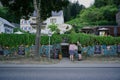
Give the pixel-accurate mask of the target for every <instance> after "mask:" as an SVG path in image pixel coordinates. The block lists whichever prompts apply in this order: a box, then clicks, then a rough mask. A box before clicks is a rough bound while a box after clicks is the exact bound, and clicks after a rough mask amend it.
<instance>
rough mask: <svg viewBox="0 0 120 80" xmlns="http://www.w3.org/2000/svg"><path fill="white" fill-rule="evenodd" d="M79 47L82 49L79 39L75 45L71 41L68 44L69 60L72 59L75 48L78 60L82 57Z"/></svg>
mask: <svg viewBox="0 0 120 80" xmlns="http://www.w3.org/2000/svg"><path fill="white" fill-rule="evenodd" d="M81 49H82V46H81V44H80V42H79V41H77V46H76V45H75V44H73V43H72V44H70V45H69V54H70V60H71V61H73V60H74V54H75V51H76V50H77V52H78V60H79V61H80V60H81V59H82V55H81Z"/></svg>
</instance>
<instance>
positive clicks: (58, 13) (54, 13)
mask: <svg viewBox="0 0 120 80" xmlns="http://www.w3.org/2000/svg"><path fill="white" fill-rule="evenodd" d="M52 16H63V11H62V10H60V11H58V12H57V11H52Z"/></svg>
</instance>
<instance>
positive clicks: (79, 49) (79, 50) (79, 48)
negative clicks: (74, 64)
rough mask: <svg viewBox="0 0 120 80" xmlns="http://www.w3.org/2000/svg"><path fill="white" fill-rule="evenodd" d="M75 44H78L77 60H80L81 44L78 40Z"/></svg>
mask: <svg viewBox="0 0 120 80" xmlns="http://www.w3.org/2000/svg"><path fill="white" fill-rule="evenodd" d="M77 46H78V60H79V61H80V60H82V55H81V50H82V46H81V44H80V42H79V41H77Z"/></svg>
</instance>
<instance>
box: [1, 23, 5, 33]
mask: <svg viewBox="0 0 120 80" xmlns="http://www.w3.org/2000/svg"><path fill="white" fill-rule="evenodd" d="M4 32H5V28H4V24H2V25H1V26H0V33H4Z"/></svg>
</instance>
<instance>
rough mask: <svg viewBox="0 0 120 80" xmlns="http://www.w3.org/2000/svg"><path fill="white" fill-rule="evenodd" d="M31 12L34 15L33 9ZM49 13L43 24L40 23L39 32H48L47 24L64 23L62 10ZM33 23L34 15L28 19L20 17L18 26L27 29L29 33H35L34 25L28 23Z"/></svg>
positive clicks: (34, 21)
mask: <svg viewBox="0 0 120 80" xmlns="http://www.w3.org/2000/svg"><path fill="white" fill-rule="evenodd" d="M33 14H34V15H35V11H34V13H33ZM51 15H52V16H51V17H49V18H47V19H46V20H45V21H44V22H43V25H42V27H43V28H42V30H41V33H43V34H48V31H49V28H48V26H49V25H52V24H56V25H60V24H64V17H63V11H62V10H60V11H58V12H56V11H52V12H51ZM35 23H36V17H35V16H32V17H31V18H30V19H29V20H25V19H21V20H20V28H21V29H22V30H24V31H28V32H30V33H35V32H36V29H35V26H31V25H30V24H33V25H35Z"/></svg>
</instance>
